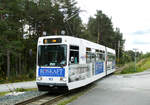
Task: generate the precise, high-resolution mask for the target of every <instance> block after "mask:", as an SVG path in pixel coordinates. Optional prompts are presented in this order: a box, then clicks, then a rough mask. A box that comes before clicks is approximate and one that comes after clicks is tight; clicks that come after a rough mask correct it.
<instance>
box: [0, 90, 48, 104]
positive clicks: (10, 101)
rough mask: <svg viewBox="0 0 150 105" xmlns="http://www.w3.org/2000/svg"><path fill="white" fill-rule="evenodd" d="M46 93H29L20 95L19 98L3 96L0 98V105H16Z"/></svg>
mask: <svg viewBox="0 0 150 105" xmlns="http://www.w3.org/2000/svg"><path fill="white" fill-rule="evenodd" d="M44 93H46V92H38V91H27V92H24V93H23V94H19V95H17V96H14V95H8V96H1V97H0V105H14V104H16V103H18V102H21V101H24V100H27V99H30V98H33V97H35V96H39V95H42V94H44Z"/></svg>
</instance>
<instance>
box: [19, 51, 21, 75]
mask: <svg viewBox="0 0 150 105" xmlns="http://www.w3.org/2000/svg"><path fill="white" fill-rule="evenodd" d="M19 74H21V54H19Z"/></svg>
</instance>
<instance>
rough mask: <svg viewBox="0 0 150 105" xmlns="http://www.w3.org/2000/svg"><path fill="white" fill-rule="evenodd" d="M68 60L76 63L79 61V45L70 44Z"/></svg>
mask: <svg viewBox="0 0 150 105" xmlns="http://www.w3.org/2000/svg"><path fill="white" fill-rule="evenodd" d="M69 61H70V63H71V64H78V63H79V47H78V46H70V58H69Z"/></svg>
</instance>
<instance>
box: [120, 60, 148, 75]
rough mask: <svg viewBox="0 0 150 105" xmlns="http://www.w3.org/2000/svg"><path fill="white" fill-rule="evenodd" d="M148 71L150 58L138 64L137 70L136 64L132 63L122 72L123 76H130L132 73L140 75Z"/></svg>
mask: <svg viewBox="0 0 150 105" xmlns="http://www.w3.org/2000/svg"><path fill="white" fill-rule="evenodd" d="M147 69H150V57H148V58H144V59H142V60H140V61H139V62H137V64H136V70H135V64H134V62H131V63H129V64H128V66H126V67H125V68H124V69H123V70H122V71H121V74H130V73H138V72H143V71H145V70H147Z"/></svg>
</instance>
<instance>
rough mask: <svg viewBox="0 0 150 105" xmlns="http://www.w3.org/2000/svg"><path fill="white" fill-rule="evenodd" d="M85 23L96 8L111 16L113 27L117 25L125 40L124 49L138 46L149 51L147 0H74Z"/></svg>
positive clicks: (149, 30) (148, 9) (149, 31)
mask: <svg viewBox="0 0 150 105" xmlns="http://www.w3.org/2000/svg"><path fill="white" fill-rule="evenodd" d="M76 1H77V2H78V6H79V7H80V8H81V10H86V12H82V13H80V16H81V18H82V20H83V21H84V22H85V23H86V22H87V21H88V18H89V16H94V14H95V13H96V10H102V11H103V13H105V14H106V15H108V16H109V17H112V22H113V25H114V27H119V28H120V30H121V32H122V33H123V38H124V39H125V40H126V43H125V50H132V49H133V48H138V50H139V51H143V52H144V53H145V52H150V1H149V0H76Z"/></svg>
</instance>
